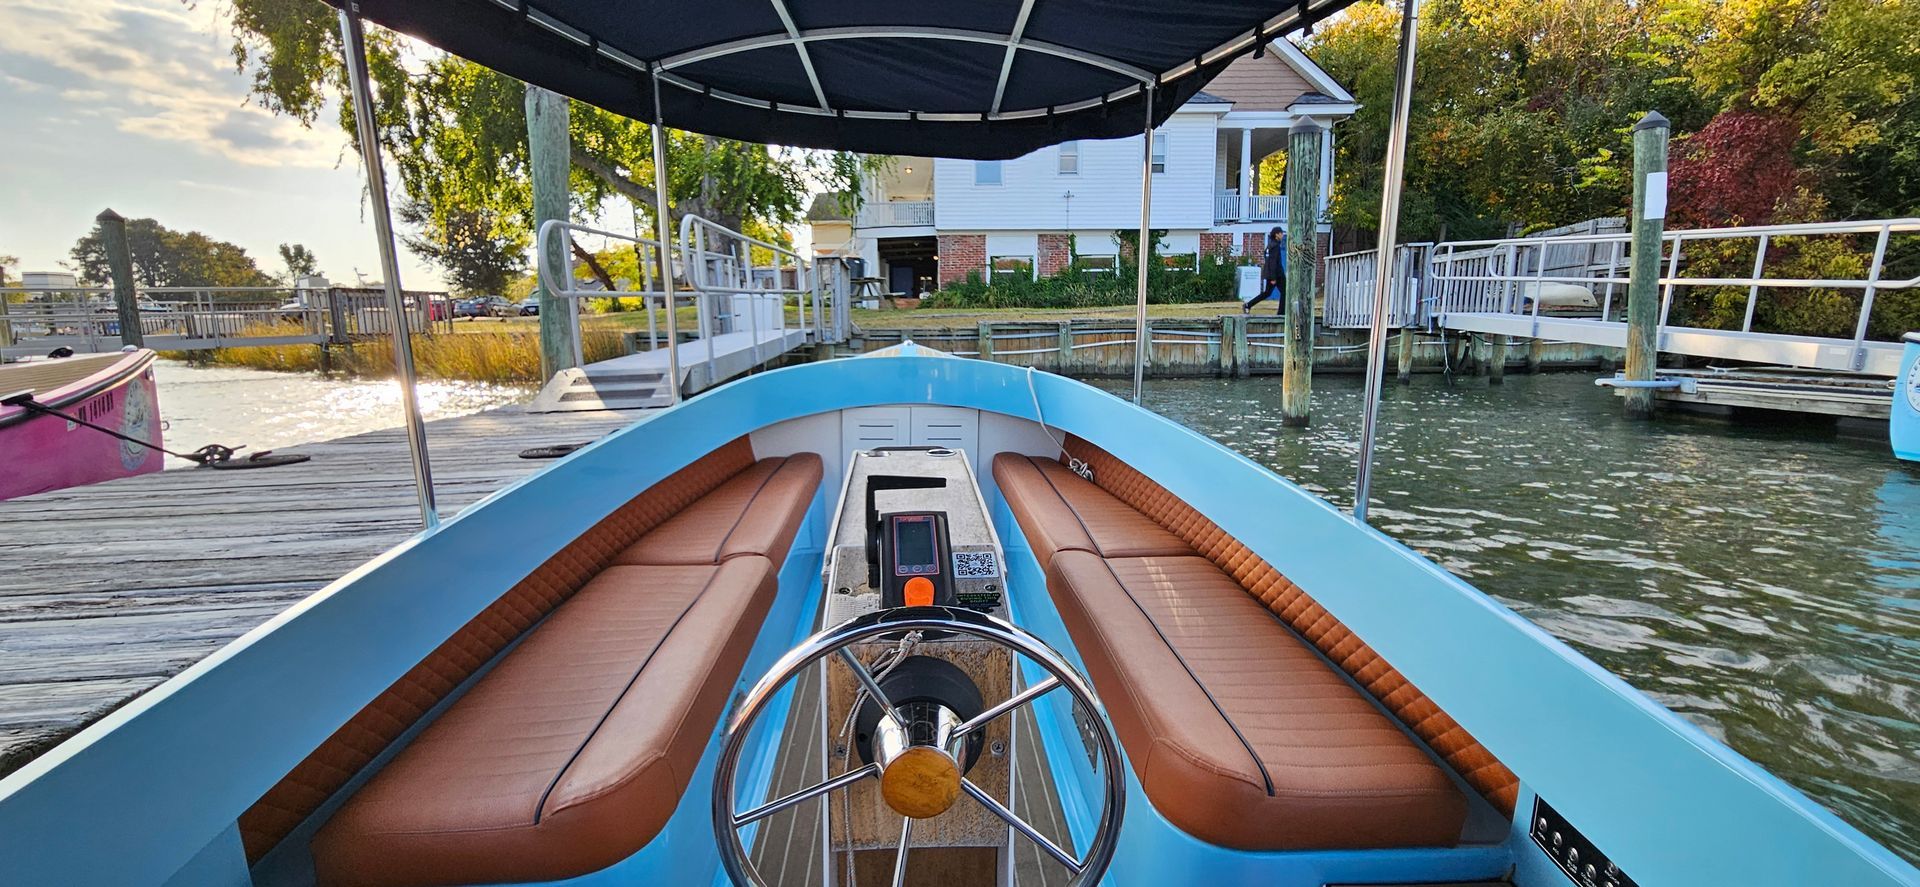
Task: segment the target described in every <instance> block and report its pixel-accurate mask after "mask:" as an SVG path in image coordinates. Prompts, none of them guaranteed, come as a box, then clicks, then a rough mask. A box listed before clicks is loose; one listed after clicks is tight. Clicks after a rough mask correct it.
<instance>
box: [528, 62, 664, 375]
mask: <svg viewBox="0 0 1920 887" xmlns="http://www.w3.org/2000/svg"><path fill="white" fill-rule="evenodd" d="M526 106H527V155H528V166H529V167H531V171H532V174H533V230H534V231H535V232H536V235H537V233H538V232H539V230H540V226H541V225H543V224H545V223H546V222H548V221H551V220H558V221H561V222H565V221H567V208H568V201H569V198H570V196H571V194H572V192H571V190H570V187H569V185H568V181H567V180H568V172H569V171H570V169H571V167H572V162H573V161H572V160H571V159H570V157H569V149H568V136H567V97H566V96H563V95H561V94H559V93H557V92H549V91H547V90H544V89H541V88H540V87H537V86H534V85H532V84H528V86H527V97H526ZM567 240H568V238H566V237H561V238H558V239H556V240H555V241H554V242H553V243H552V244H550V245H546V246H545V247H544V248H545V249H546V250H547V256H546V264H547V267H549V268H555V269H559V268H565V267H567ZM536 248H540V246H539V245H536ZM565 285H566V286H568V287H570V286H571V285H572V282H571V281H568V282H566V284H565ZM534 294H535V295H536V296H538V297H539V300H540V377H541V378H543V379H551V378H553V374H554V373H557V372H560V371H561V370H564V369H567V368H569V367H572V366H574V365H575V362H574V359H573V326H572V324H571V323H570V322H569V320H570V319H571V317H572V315H571V314H570V313H569V311H568V309H569V306H568V304H567V300H566V299H564V298H559V297H556V296H554V294H553V287H552V285H551V283H550V282H549V281H548V280H546V279H545V278H544V277H540V278H539V286H538V287H536V288H535V289H534ZM669 310H671V308H669Z"/></svg>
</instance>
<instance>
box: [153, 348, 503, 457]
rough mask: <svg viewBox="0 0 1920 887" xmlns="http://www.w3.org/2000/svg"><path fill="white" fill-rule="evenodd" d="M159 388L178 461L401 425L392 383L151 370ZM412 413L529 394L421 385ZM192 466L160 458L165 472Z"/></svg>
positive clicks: (457, 410) (477, 407)
mask: <svg viewBox="0 0 1920 887" xmlns="http://www.w3.org/2000/svg"><path fill="white" fill-rule="evenodd" d="M154 366H155V379H156V380H157V381H158V383H159V388H160V416H161V418H162V419H164V420H166V423H167V426H166V431H165V432H164V433H163V435H162V438H161V439H162V441H163V442H164V443H165V444H166V446H167V448H168V449H171V450H175V451H178V452H182V453H186V452H192V451H193V450H196V449H199V448H200V447H201V446H202V445H205V444H210V443H218V444H225V445H227V446H237V445H240V444H245V445H246V447H247V448H246V449H244V450H241V451H240V452H241V454H242V455H246V454H248V453H254V452H258V451H260V450H271V449H274V448H276V447H290V446H293V445H295V444H302V443H311V442H313V441H317V440H328V439H330V438H335V437H346V436H348V435H352V434H361V433H363V432H367V431H375V430H378V429H381V428H393V427H396V426H398V425H400V424H401V423H402V422H404V421H405V419H404V418H402V416H401V413H400V386H399V384H398V383H395V382H392V381H381V380H371V379H343V378H326V377H323V376H316V375H308V374H302V373H270V372H264V371H261V370H250V369H241V368H234V367H195V366H189V365H187V364H185V363H181V362H179V361H170V360H163V361H159V362H157V363H155V364H154ZM417 390H418V391H419V397H420V412H421V413H422V414H423V415H425V416H426V418H428V419H443V418H446V417H449V416H464V415H466V414H468V413H477V412H479V411H481V410H484V409H487V408H489V407H495V406H500V405H502V404H508V403H518V402H520V401H524V400H527V399H529V398H531V397H532V396H533V392H532V391H530V390H528V389H524V388H516V387H512V386H502V385H484V384H480V383H476V382H421V383H420V385H419V387H418V389H417ZM191 464H192V463H190V462H188V461H186V460H184V459H178V458H175V457H172V456H168V457H167V467H168V468H179V467H183V466H189V465H191Z"/></svg>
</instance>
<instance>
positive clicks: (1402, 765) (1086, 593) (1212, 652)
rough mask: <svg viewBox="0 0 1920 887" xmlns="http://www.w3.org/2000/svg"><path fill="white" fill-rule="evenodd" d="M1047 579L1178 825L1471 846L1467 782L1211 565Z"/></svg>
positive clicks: (1151, 791)
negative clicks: (1465, 841) (1465, 838)
mask: <svg viewBox="0 0 1920 887" xmlns="http://www.w3.org/2000/svg"><path fill="white" fill-rule="evenodd" d="M1047 585H1048V588H1049V589H1050V590H1051V591H1052V592H1053V597H1054V601H1055V602H1056V604H1057V605H1058V606H1059V609H1060V613H1061V617H1062V619H1063V620H1064V621H1065V622H1066V624H1067V628H1068V630H1069V631H1070V632H1072V634H1073V637H1074V643H1075V645H1076V646H1077V647H1078V648H1079V649H1080V652H1081V654H1082V656H1083V658H1084V659H1085V660H1086V664H1087V671H1088V672H1089V676H1090V677H1091V678H1092V679H1093V683H1094V688H1095V689H1096V690H1097V691H1098V692H1099V694H1100V698H1101V700H1102V701H1103V702H1104V703H1105V704H1106V706H1107V711H1108V712H1109V714H1111V716H1112V718H1113V723H1114V729H1115V731H1116V732H1117V733H1118V734H1119V736H1120V740H1121V743H1122V745H1123V746H1124V747H1125V748H1126V750H1127V757H1128V760H1129V761H1130V762H1131V764H1132V766H1133V770H1134V774H1135V775H1136V776H1138V777H1139V778H1140V783H1141V786H1142V787H1143V788H1144V789H1145V790H1146V794H1147V798H1148V799H1149V800H1151V801H1152V802H1153V806H1154V809H1156V810H1158V811H1160V813H1161V815H1163V816H1165V817H1166V818H1167V820H1168V821H1169V822H1172V823H1173V824H1174V825H1177V826H1179V827H1180V828H1181V829H1182V830H1184V831H1186V832H1187V833H1189V834H1191V835H1193V836H1194V837H1196V838H1199V839H1200V840H1203V841H1206V842H1208V843H1211V844H1217V845H1220V846H1224V847H1234V848H1238V849H1243V850H1309V849H1336V848H1378V847H1435V846H1452V845H1453V844H1454V843H1456V842H1457V841H1458V839H1459V836H1460V830H1461V827H1462V825H1463V824H1464V823H1465V820H1466V806H1467V805H1466V797H1465V796H1464V795H1462V794H1461V793H1460V790H1459V788H1457V787H1456V786H1455V785H1454V783H1453V780H1452V779H1450V778H1449V777H1448V776H1447V774H1446V773H1445V771H1443V770H1442V769H1441V768H1440V766H1439V765H1437V764H1435V763H1434V762H1433V759H1432V758H1430V757H1428V756H1427V754H1426V752H1425V751H1423V750H1422V749H1421V748H1420V747H1419V746H1418V745H1417V744H1416V743H1415V742H1414V741H1413V740H1412V739H1411V738H1409V737H1408V736H1407V735H1406V733H1405V732H1404V731H1402V730H1401V729H1400V728H1399V727H1398V726H1397V725H1395V724H1394V723H1393V722H1392V720H1390V719H1389V718H1388V717H1387V716H1386V715H1384V714H1382V713H1381V712H1380V710H1379V709H1378V708H1377V707H1375V706H1374V704H1373V703H1372V702H1371V701H1369V700H1367V699H1366V697H1365V696H1363V695H1362V694H1361V693H1360V691H1358V690H1356V689H1354V687H1353V685H1352V684H1350V683H1349V682H1348V681H1347V680H1346V679H1345V678H1344V677H1342V676H1340V675H1339V674H1337V673H1336V672H1334V671H1333V669H1331V668H1330V667H1328V666H1327V664H1326V663H1325V661H1323V660H1322V659H1321V658H1320V657H1319V656H1318V655H1315V653H1314V652H1313V651H1312V650H1311V649H1309V648H1308V647H1307V646H1306V645H1305V644H1304V643H1302V642H1301V641H1300V639H1299V638H1298V637H1296V636H1295V635H1294V634H1293V633H1292V632H1290V631H1288V630H1286V629H1285V628H1284V627H1282V626H1281V625H1280V624H1279V623H1277V622H1275V621H1274V620H1273V618H1272V617H1271V616H1270V615H1268V614H1267V612H1266V611H1265V609H1264V608H1262V607H1261V606H1260V604H1259V603H1258V602H1257V601H1255V600H1253V599H1252V598H1250V597H1248V596H1247V593H1246V591H1245V590H1244V589H1242V588H1241V587H1240V586H1239V585H1238V584H1237V583H1235V582H1234V581H1233V579H1232V578H1230V577H1228V576H1227V575H1226V574H1225V573H1222V572H1221V571H1220V569H1219V568H1218V567H1215V566H1214V565H1213V563H1212V562H1210V561H1208V560H1206V559H1205V558H1201V557H1196V556H1192V555H1188V556H1183V557H1141V558H1111V559H1103V558H1099V557H1096V556H1094V555H1092V554H1089V553H1086V552H1079V551H1063V552H1061V553H1060V554H1058V555H1057V556H1055V558H1054V561H1053V566H1052V568H1051V569H1050V570H1049V571H1048V583H1047Z"/></svg>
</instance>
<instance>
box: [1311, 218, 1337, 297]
mask: <svg viewBox="0 0 1920 887" xmlns="http://www.w3.org/2000/svg"><path fill="white" fill-rule="evenodd" d="M1330 255H1333V234H1332V233H1331V232H1329V233H1326V234H1316V235H1314V237H1313V268H1314V275H1313V279H1314V281H1315V285H1316V286H1319V287H1321V288H1323V289H1324V288H1325V287H1326V285H1327V257H1328V256H1330Z"/></svg>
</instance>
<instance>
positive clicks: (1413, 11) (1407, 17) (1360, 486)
mask: <svg viewBox="0 0 1920 887" xmlns="http://www.w3.org/2000/svg"><path fill="white" fill-rule="evenodd" d="M1401 2H1402V3H1404V4H1405V5H1404V6H1402V8H1401V13H1400V60H1399V62H1398V64H1397V65H1396V66H1395V68H1394V75H1393V117H1392V122H1391V124H1390V125H1389V127H1388V129H1387V170H1386V182H1385V184H1384V185H1383V186H1382V187H1381V189H1380V248H1379V249H1378V250H1376V251H1375V252H1376V253H1377V254H1378V258H1379V262H1378V264H1377V265H1375V267H1374V272H1373V325H1372V328H1371V330H1369V332H1368V335H1367V382H1366V386H1367V387H1366V390H1365V391H1364V392H1363V394H1362V398H1361V403H1362V406H1361V410H1360V462H1359V466H1358V468H1357V470H1356V471H1355V472H1354V481H1353V517H1354V519H1355V520H1358V521H1361V522H1363V523H1364V522H1365V521H1366V519H1367V497H1368V496H1369V495H1370V494H1371V491H1372V488H1373V445H1374V438H1375V436H1376V433H1377V430H1378V426H1379V424H1380V384H1381V382H1382V381H1383V380H1384V379H1385V376H1386V368H1387V306H1388V305H1389V304H1390V303H1391V301H1392V299H1393V254H1394V249H1393V246H1394V242H1395V241H1396V240H1398V238H1399V234H1400V189H1401V187H1402V185H1403V184H1404V181H1405V178H1406V167H1407V123H1408V121H1407V118H1408V117H1409V116H1411V114H1412V108H1413V71H1414V44H1415V41H1416V38H1417V37H1418V36H1419V31H1420V0H1401Z"/></svg>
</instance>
